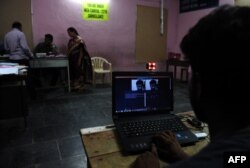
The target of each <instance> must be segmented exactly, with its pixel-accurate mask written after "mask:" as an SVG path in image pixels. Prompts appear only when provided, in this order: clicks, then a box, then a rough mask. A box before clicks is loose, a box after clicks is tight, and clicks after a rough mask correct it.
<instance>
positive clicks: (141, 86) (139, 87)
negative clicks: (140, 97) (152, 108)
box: [136, 79, 145, 91]
mask: <svg viewBox="0 0 250 168" xmlns="http://www.w3.org/2000/svg"><path fill="white" fill-rule="evenodd" d="M136 88H137V91H144V90H145V85H144V83H143V81H142V80H141V79H139V80H137V81H136Z"/></svg>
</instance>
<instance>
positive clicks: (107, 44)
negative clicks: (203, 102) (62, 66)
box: [32, 0, 178, 70]
mask: <svg viewBox="0 0 250 168" xmlns="http://www.w3.org/2000/svg"><path fill="white" fill-rule="evenodd" d="M138 4H140V5H148V6H154V7H160V0H110V5H109V21H107V22H100V21H99V22H98V21H85V20H83V19H82V18H81V11H82V5H81V0H53V1H52V0H32V7H33V35H34V44H35V45H36V44H37V43H38V42H40V41H41V40H42V39H43V36H44V34H46V33H51V34H53V35H54V39H55V40H54V42H55V43H56V44H57V45H58V46H59V49H60V52H62V53H65V51H66V45H67V42H68V39H69V37H68V35H67V31H66V30H67V28H68V27H70V26H73V27H75V28H76V29H77V30H78V31H79V34H80V35H81V36H82V37H83V38H84V40H85V42H86V44H87V47H88V50H89V52H90V54H91V56H98V55H99V56H102V57H105V58H107V59H108V60H110V61H111V62H112V64H113V67H114V68H113V69H114V70H145V64H139V63H135V33H136V29H135V28H136V8H137V5H138ZM177 4H178V3H177V1H173V0H165V7H166V8H168V9H169V11H168V18H169V22H168V28H166V30H167V31H168V40H167V44H168V48H169V49H172V48H173V47H174V45H175V43H176V25H177V24H176V17H177V10H176V9H177V8H178V5H177ZM158 70H165V62H162V63H159V66H158Z"/></svg>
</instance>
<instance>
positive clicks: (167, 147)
mask: <svg viewBox="0 0 250 168" xmlns="http://www.w3.org/2000/svg"><path fill="white" fill-rule="evenodd" d="M153 141H154V143H155V145H156V147H157V152H158V155H159V158H160V159H162V160H164V161H167V162H176V161H179V160H183V159H186V158H188V157H189V156H188V155H187V154H186V153H185V152H184V151H183V149H182V148H181V145H180V144H179V142H178V141H177V139H176V137H175V134H174V133H173V132H172V131H169V130H167V131H165V132H162V133H160V134H157V135H156V136H155V137H154V138H153Z"/></svg>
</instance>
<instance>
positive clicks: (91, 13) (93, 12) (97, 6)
mask: <svg viewBox="0 0 250 168" xmlns="http://www.w3.org/2000/svg"><path fill="white" fill-rule="evenodd" d="M82 17H83V19H84V20H97V21H107V20H108V2H95V1H92V0H84V2H83V14H82Z"/></svg>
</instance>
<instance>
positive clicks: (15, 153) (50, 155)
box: [0, 82, 191, 168]
mask: <svg viewBox="0 0 250 168" xmlns="http://www.w3.org/2000/svg"><path fill="white" fill-rule="evenodd" d="M174 89H175V90H174V95H175V110H174V111H175V112H183V111H188V110H191V107H190V104H189V100H188V91H187V84H184V83H179V82H175V87H174ZM111 123H112V118H111V88H110V87H109V86H98V87H97V88H89V89H87V90H86V91H83V92H81V93H66V92H64V91H63V90H62V89H55V90H47V91H43V92H41V91H40V92H39V94H38V99H37V100H36V101H30V103H29V116H28V127H27V129H26V130H25V129H24V122H23V119H11V120H1V121H0V132H1V138H0V167H1V168H86V157H85V153H84V149H83V146H82V142H81V138H80V134H79V130H80V129H81V128H86V127H91V126H99V125H106V124H111Z"/></svg>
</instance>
